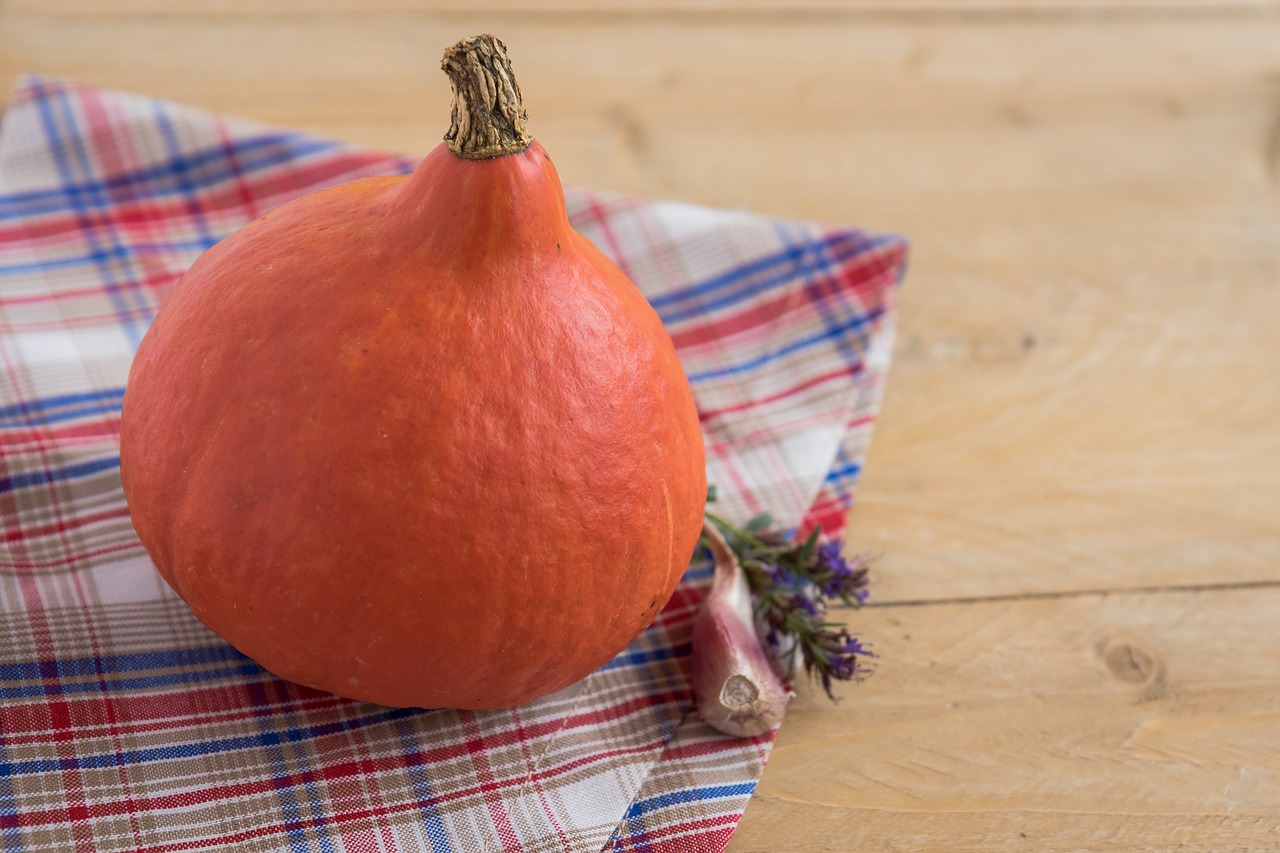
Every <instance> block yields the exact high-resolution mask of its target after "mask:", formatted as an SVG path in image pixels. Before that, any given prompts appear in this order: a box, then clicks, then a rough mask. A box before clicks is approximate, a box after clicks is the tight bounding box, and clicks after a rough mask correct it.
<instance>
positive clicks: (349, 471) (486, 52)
mask: <svg viewBox="0 0 1280 853" xmlns="http://www.w3.org/2000/svg"><path fill="white" fill-rule="evenodd" d="M443 66H444V68H445V70H446V71H447V72H448V73H449V75H450V78H451V82H452V85H453V89H454V98H455V102H454V109H453V121H452V126H451V128H450V131H449V134H448V135H447V136H446V137H445V139H446V142H445V143H442V144H441V145H440V146H439V147H437V148H436V149H435V150H433V151H431V152H430V153H429V154H428V155H427V156H426V158H425V159H424V160H422V161H421V163H420V164H419V165H418V166H417V168H416V169H415V170H414V171H413V172H412V173H411V174H410V175H407V176H395V177H379V178H368V179H362V180H358V181H354V182H351V183H346V184H342V185H340V186H336V187H332V188H328V189H324V190H320V191H316V192H313V193H311V194H309V195H307V196H305V197H303V198H301V199H298V200H296V201H293V202H291V203H288V204H285V205H283V206H281V207H279V208H277V209H275V210H273V211H271V212H269V213H267V214H266V215H264V216H263V217H261V218H260V219H258V220H256V221H254V222H252V223H250V224H249V225H247V226H245V227H244V228H242V229H241V230H239V231H237V232H236V233H234V234H233V235H231V236H230V237H228V238H226V239H225V240H223V241H222V242H220V243H218V244H217V245H215V246H213V247H212V248H211V249H209V250H208V251H207V252H206V253H205V254H203V255H202V256H201V257H200V258H199V259H198V260H197V261H196V262H195V264H194V265H193V266H192V267H191V268H190V270H189V271H188V272H187V273H186V274H185V275H183V276H182V278H181V279H180V281H179V283H178V284H177V286H176V287H175V289H174V290H173V292H172V294H171V295H170V297H169V298H168V299H167V300H166V301H165V303H164V304H163V306H162V307H161V309H160V310H159V312H158V313H157V316H156V317H155V320H154V322H153V323H152V325H151V327H150V328H149V330H148V331H147V333H146V335H145V336H144V339H143V341H142V343H141V345H140V346H139V348H138V352H137V355H136V358H135V360H134V362H133V364H132V367H131V370H130V375H129V380H128V385H127V390H126V393H125V397H124V403H123V415H122V422H121V435H120V441H121V452H120V455H121V476H122V480H123V485H124V490H125V495H126V498H127V501H128V506H129V510H130V514H131V518H132V520H133V524H134V527H135V528H136V530H137V533H138V536H139V538H140V539H141V541H142V543H143V545H144V546H145V547H146V550H147V552H148V554H149V555H150V557H151V559H152V560H153V562H154V563H155V566H156V568H157V569H158V571H159V573H160V574H161V575H162V576H163V577H164V579H165V580H166V581H167V582H168V584H169V585H170V586H171V587H172V588H173V589H174V590H175V591H176V592H177V594H178V595H179V596H181V597H182V599H184V600H185V601H186V602H187V604H188V605H189V606H190V608H191V610H192V611H193V612H194V613H195V615H196V616H197V617H198V618H199V619H200V620H201V621H202V622H204V624H205V625H207V626H208V627H209V628H210V629H212V630H213V631H214V632H215V633H217V634H218V635H220V636H221V637H223V638H225V639H226V640H227V641H228V642H230V643H231V644H232V645H234V646H235V647H236V648H237V649H239V650H240V651H241V652H243V653H244V654H246V655H247V656H249V657H250V658H252V659H254V660H255V661H257V662H258V663H259V664H261V665H262V666H263V667H265V668H266V669H267V670H269V671H271V672H272V673H275V674H276V675H278V676H280V677H282V678H285V679H288V680H290V681H293V682H297V683H300V684H303V685H309V686H311V687H314V688H318V689H320V690H325V691H330V692H332V693H336V694H339V695H341V696H345V697H350V698H354V699H359V700H366V701H369V702H374V703H379V704H382V705H389V706H400V707H404V706H411V707H428V708H435V707H453V708H468V709H485V708H501V707H509V706H514V705H517V704H520V703H524V702H528V701H530V700H532V699H535V698H537V697H539V696H542V695H544V694H548V693H551V692H553V691H556V690H559V689H562V688H565V687H567V686H569V685H571V684H574V683H575V682H577V681H579V680H580V679H583V678H584V677H586V676H587V675H588V674H590V673H591V672H593V671H594V670H595V669H597V668H598V667H600V666H601V665H603V664H604V663H606V662H607V661H608V660H609V659H610V658H612V657H613V656H614V655H616V654H617V653H618V652H619V651H621V650H622V649H623V648H624V647H625V646H626V645H627V644H628V643H629V642H630V641H631V640H633V639H634V638H635V637H636V636H637V635H638V634H639V633H640V632H641V631H642V630H643V629H644V628H645V627H646V626H647V625H648V624H649V623H650V622H651V621H652V620H653V618H654V617H655V615H656V614H657V613H658V612H659V610H660V609H661V608H662V607H663V605H664V603H665V602H666V601H667V600H668V599H669V597H670V596H671V594H672V592H673V591H674V589H675V586H676V584H677V582H678V581H679V580H680V577H681V575H682V573H683V571H684V569H685V568H686V566H687V563H688V561H689V559H690V557H691V555H692V553H693V550H694V548H695V547H696V545H697V540H698V536H699V531H700V529H701V524H702V516H703V508H704V505H705V500H706V473H705V458H704V449H703V442H702V433H701V429H700V425H699V420H698V416H697V412H696V409H695V406H694V401H693V397H692V394H691V392H690V389H689V384H688V381H687V379H686V377H685V374H684V372H683V370H682V368H681V365H680V362H679V361H678V360H677V357H676V353H675V349H674V347H673V345H672V342H671V339H670V337H669V336H668V334H667V333H666V331H665V330H664V328H663V326H662V323H661V321H660V320H659V318H658V316H657V315H656V313H655V312H654V311H653V309H652V308H651V307H650V306H649V304H648V303H647V302H646V300H645V299H644V297H643V296H642V295H641V294H640V292H639V291H638V290H637V289H636V287H635V286H634V285H633V284H632V283H631V282H630V281H629V280H628V279H627V278H626V277H625V276H624V275H623V273H622V272H621V271H620V270H619V269H618V267H617V266H615V265H614V264H613V263H612V262H611V261H610V260H608V259H607V258H606V257H605V256H604V255H603V254H602V253H601V252H600V251H598V250H597V249H596V248H595V247H594V246H593V245H592V244H591V243H590V242H589V241H588V240H587V239H586V238H585V237H583V236H582V235H581V234H579V233H578V232H576V231H575V230H574V229H573V228H572V227H571V226H570V224H569V222H568V219H567V216H566V213H565V205H564V194H563V191H562V188H561V185H560V181H559V178H558V176H557V174H556V170H555V167H554V166H552V163H551V160H550V159H549V158H548V156H547V153H546V152H545V151H544V150H543V148H542V147H541V145H539V144H538V143H537V142H534V141H531V139H530V137H529V136H528V134H527V131H526V129H525V115H524V110H523V107H522V105H521V100H520V90H519V87H518V86H517V84H516V82H515V80H514V78H513V77H512V75H511V69H510V64H509V60H508V58H507V53H506V49H505V46H504V45H503V44H502V43H501V42H500V41H498V40H497V39H495V38H493V37H492V36H477V37H475V38H473V39H468V40H466V41H463V42H460V43H459V44H457V45H455V46H454V47H452V48H450V49H449V50H448V51H447V52H446V54H445V60H444V63H443Z"/></svg>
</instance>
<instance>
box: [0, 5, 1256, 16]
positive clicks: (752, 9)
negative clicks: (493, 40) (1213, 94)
mask: <svg viewBox="0 0 1280 853" xmlns="http://www.w3.org/2000/svg"><path fill="white" fill-rule="evenodd" d="M8 3H9V9H10V11H11V12H13V13H20V14H23V15H39V16H64V15H66V16H88V17H94V18H104V17H107V18H113V19H119V18H121V17H123V16H130V15H162V16H165V17H184V18H185V17H193V16H201V17H203V16H209V15H216V16H224V15H235V16H237V17H245V16H248V17H270V16H277V15H307V16H310V15H314V14H344V15H352V16H357V17H361V18H364V17H367V16H369V15H371V14H374V15H380V14H386V13H416V14H428V15H457V14H463V15H475V14H477V13H481V12H484V13H490V12H496V13H501V14H503V15H505V16H512V15H521V16H533V17H537V18H539V19H541V20H544V21H547V20H549V19H551V18H554V17H559V16H565V15H569V16H573V17H574V18H576V19H579V20H581V19H582V18H584V17H592V18H596V19H609V18H613V19H617V18H634V17H635V16H637V15H643V16H648V17H658V16H660V17H665V18H668V19H672V20H676V21H679V20H687V19H688V18H690V17H704V16H707V15H715V16H720V17H736V18H741V17H744V16H747V17H755V16H760V15H765V16H769V17H776V18H781V19H786V20H790V21H795V19H796V18H795V16H797V15H799V16H802V17H805V16H813V15H821V16H823V17H826V18H831V17H833V16H855V17H858V18H864V19H865V18H868V17H875V18H881V19H884V18H892V19H896V20H903V19H919V18H927V17H932V18H945V19H947V20H951V21H955V20H984V21H990V20H993V19H1008V18H1011V17H1012V18H1033V17H1052V18H1054V19H1057V20H1060V19H1062V18H1064V17H1065V18H1073V17H1074V18H1078V17H1089V18H1093V19H1096V18H1097V17H1099V16H1121V17H1133V16H1141V17H1144V18H1145V17H1164V18H1170V17H1178V16H1185V15H1193V16H1196V17H1205V16H1207V17H1215V18H1222V17H1228V16H1238V15H1242V14H1245V15H1251V14H1257V13H1262V14H1271V13H1274V12H1276V11H1280V2H1278V0H946V2H941V1H940V0H794V2H788V3H786V4H785V5H784V4H780V3H778V2H777V0H611V2H610V3H609V4H608V5H607V6H603V5H601V4H600V3H599V2H597V0H188V2H184V3H182V4H181V5H179V6H175V5H174V4H172V3H169V2H166V0H114V2H112V3H110V4H103V3H101V2H95V0H8Z"/></svg>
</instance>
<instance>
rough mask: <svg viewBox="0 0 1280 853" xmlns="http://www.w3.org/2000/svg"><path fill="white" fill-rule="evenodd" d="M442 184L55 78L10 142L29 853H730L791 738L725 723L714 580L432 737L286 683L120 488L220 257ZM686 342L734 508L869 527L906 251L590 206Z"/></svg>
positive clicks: (1, 152) (0, 334) (333, 149)
mask: <svg viewBox="0 0 1280 853" xmlns="http://www.w3.org/2000/svg"><path fill="white" fill-rule="evenodd" d="M412 165H413V161H411V160H410V159H406V158H403V157H391V156H387V155H384V154H378V153H373V152H369V151H363V150H359V149H356V148H353V147H351V146H347V145H341V144H338V143H335V142H331V141H328V140H325V139H318V138H315V137H313V136H308V135H305V134H302V133H296V132H289V131H284V130H278V129H271V128H267V127H263V126H259V125H255V124H251V123H248V122H245V121H238V120H231V119H226V118H222V117H219V116H215V115H210V114H208V113H205V112H201V111H198V110H195V109H190V108H187V107H183V106H177V105H174V104H170V103H163V102H159V101H155V100H151V99H148V98H143V97H138V96H135V95H128V94H122V93H119V92H110V91H103V90H100V89H95V88H90V87H86V86H79V85H74V84H70V83H66V82H62V81H57V80H51V79H44V78H40V77H25V78H23V80H22V81H21V83H20V85H19V87H18V88H17V90H16V91H15V92H13V94H12V95H11V96H10V99H9V102H8V106H7V109H6V110H5V112H4V114H3V124H2V125H0V323H2V324H3V325H2V326H0V358H2V359H3V377H2V378H0V459H2V460H3V470H0V515H2V517H3V521H4V541H3V545H2V546H0V849H2V850H3V851H14V850H54V851H82V852H83V853H90V851H93V853H107V851H124V850H129V851H150V853H161V851H180V850H243V851H298V852H299V853H300V852H301V851H315V853H321V851H324V853H329V851H391V850H400V851H466V852H467V853H471V852H472V851H525V853H533V851H587V850H589V851H599V850H605V851H630V850H646V851H687V850H697V851H719V850H722V849H724V847H725V845H726V844H727V843H728V840H729V836H730V835H731V834H732V833H733V830H734V827H735V826H736V824H737V821H738V818H739V817H740V816H741V814H742V810H743V809H744V808H745V807H746V805H747V801H748V799H749V797H750V795H751V791H752V789H753V788H754V786H755V783H756V780H757V779H758V777H759V775H760V773H761V770H762V768H763V765H764V762H765V759H766V757H767V756H768V754H769V748H770V745H771V743H772V740H773V738H772V735H768V736H765V737H761V738H757V739H754V740H735V739H732V738H729V737H726V736H723V735H720V734H717V733H716V732H715V731H713V730H712V729H710V728H709V727H708V726H706V725H705V724H704V723H702V722H701V721H700V720H699V719H698V716H697V714H696V712H695V711H694V709H693V703H692V699H691V694H690V685H689V654H690V648H689V632H690V620H691V618H692V616H693V614H694V612H695V610H696V609H697V607H698V604H699V601H700V599H701V597H702V594H703V590H704V587H705V585H706V583H707V581H708V578H709V567H708V565H707V564H706V563H705V562H703V561H695V563H694V565H693V566H691V568H690V570H689V572H688V574H687V576H686V578H685V580H684V582H683V583H682V584H681V586H680V588H679V590H678V591H677V593H676V595H675V597H674V598H673V599H672V601H671V603H670V605H669V606H668V607H667V608H666V609H665V610H664V611H663V612H662V614H661V615H660V616H659V618H658V619H657V621H656V623H655V624H654V625H653V626H652V627H651V628H649V629H648V630H647V631H646V632H645V633H644V634H643V635H642V636H641V637H640V638H639V639H637V640H636V641H635V642H634V643H633V644H632V645H631V646H630V647H629V648H627V649H626V650H625V651H624V652H622V654H620V655H618V657H617V658H616V659H614V660H613V661H612V662H610V663H609V664H607V665H606V666H604V667H603V668H602V669H600V670H599V671H598V672H596V673H595V674H593V675H592V676H590V677H589V678H587V679H586V680H584V681H583V682H581V683H579V684H577V685H575V686H573V687H571V688H569V689H567V690H565V691H563V692H561V693H558V694H556V695H553V696H550V697H547V698H545V699H543V700H541V701H538V702H534V703H532V704H530V705H526V706H523V707H519V708H514V709H512V710H508V711H494V712H485V713H477V712H470V711H450V710H437V711H421V710H412V709H410V710H404V709H391V708H383V707H378V706H374V705H369V704H363V703H360V702H353V701H348V700H345V699H339V698H337V697H335V696H331V695H328V694H324V693H319V692H316V691H313V690H308V689H306V688H303V687H299V686H297V685H294V684H289V683H287V682H283V681H281V680H279V679H277V678H275V677H273V676H271V675H270V674H268V673H267V672H265V671H263V670H262V669H261V668H259V667H258V666H257V665H255V664H254V663H253V662H252V661H251V660H248V659H247V658H245V657H244V656H242V655H240V654H239V653H237V652H236V650H235V649H233V648H231V647H230V646H228V645H227V644H226V643H224V642H222V641H221V640H220V639H219V638H218V637H216V636H214V635H213V634H211V633H210V632H209V631H207V630H206V629H205V628H204V627H203V626H202V625H201V624H200V623H199V622H198V621H197V620H196V619H195V617H194V616H193V615H192V614H191V613H190V612H189V611H188V609H187V608H186V606H185V605H184V604H183V603H182V602H181V601H180V600H179V599H178V598H177V597H176V596H175V595H174V594H173V593H172V592H171V591H170V590H169V589H168V588H167V587H166V586H165V585H164V583H163V582H161V580H160V578H159V576H158V575H157V574H156V572H155V571H154V569H153V568H152V566H151V564H150V562H149V561H148V559H147V556H146V554H145V553H144V551H143V549H142V547H141V546H140V545H139V543H138V540H137V538H136V537H135V535H134V533H133V530H132V528H131V526H130V523H129V516H128V513H127V511H126V508H125V503H124V499H123V496H122V494H121V490H120V478H119V470H118V466H119V453H118V451H119V445H118V434H119V423H120V422H119V417H120V399H121V395H122V394H123V392H124V383H125V377H126V375H127V372H128V368H129V360H130V357H131V355H132V353H133V351H134V348H135V347H136V346H137V344H138V341H139V340H140V339H141V338H142V335H143V333H144V332H145V331H146V329H147V324H148V322H149V321H150V320H151V318H152V317H153V316H154V314H155V311H156V307H157V306H158V305H159V304H160V303H161V302H162V301H163V300H164V298H165V294H166V293H168V292H169V290H170V288H172V287H173V285H174V282H175V281H176V280H177V278H178V276H179V274H180V273H182V271H183V270H184V269H185V268H186V267H187V266H188V265H189V264H190V263H191V262H192V261H193V260H194V259H195V258H196V256H197V255H199V254H200V253H201V252H202V251H204V250H205V249H207V248H208V247H209V246H211V245H213V243H215V242H216V241H217V240H219V239H221V238H223V237H225V236H226V235H228V234H229V233H231V232H232V231H233V230H234V229H236V228H239V227H240V226H242V225H244V224H245V223H247V222H249V221H250V220H251V219H253V218H254V217H256V216H258V215H260V214H262V213H264V212H265V211H267V210H270V209H271V208H272V207H274V206H276V205H278V204H280V203H282V202H285V201H288V200H290V199H293V198H296V197H298V196H299V195H301V194H303V193H305V192H307V191H309V190H312V189H315V188H317V187H321V186H325V185H329V184H333V183H336V182H339V181H345V180H350V179H352V178H357V177H361V176H366V175H372V174H381V173H396V172H403V171H407V170H408V169H410V168H411V166H412ZM568 204H569V211H570V216H571V218H572V220H573V222H574V223H575V224H576V226H577V227H578V228H579V229H580V230H581V231H583V232H584V233H585V234H586V235H587V236H588V237H590V238H591V239H592V240H593V241H595V242H596V243H597V245H599V246H600V247H601V248H602V249H603V250H604V251H605V252H607V253H608V254H610V255H611V256H612V257H613V258H615V259H616V260H617V262H618V263H619V265H620V266H621V267H622V268H623V269H624V270H625V271H626V272H627V273H628V274H629V275H630V276H631V278H632V279H633V280H634V281H635V282H636V284H637V285H638V286H639V287H640V288H641V289H642V290H643V291H644V293H645V294H646V295H647V296H648V298H649V300H650V301H651V302H652V304H653V306H654V307H655V308H656V309H657V311H658V312H659V314H660V315H661V317H662V319H663V321H664V322H665V323H666V325H667V327H668V329H669V330H670V332H671V335H672V337H673V338H674V340H675V343H676V346H677V347H678V349H679V352H680V355H681V357H682V359H683V363H684V366H685V368H686V370H687V372H688V375H689V379H690V381H691V383H692V385H693V389H694V393H695V395H696V397H697V401H698V406H699V409H700V412H701V417H702V423H703V427H704V429H705V433H706V442H707V449H708V455H709V461H708V465H709V478H710V481H711V482H712V483H714V484H715V486H716V487H717V493H718V505H717V506H718V509H719V511H720V512H721V513H722V514H724V515H727V516H729V517H733V518H738V519H745V518H746V517H748V516H750V515H751V514H752V513H754V512H756V511H758V510H762V509H766V508H767V509H768V510H769V511H770V512H772V513H773V515H774V517H775V518H777V519H778V520H779V521H780V522H782V523H783V524H786V525H812V524H821V525H823V526H825V527H827V528H829V529H831V530H835V529H837V528H839V527H840V525H841V524H842V523H843V519H844V516H845V513H846V510H847V509H848V507H849V502H850V493H851V489H852V486H853V483H854V479H855V477H856V476H857V474H858V469H859V465H860V463H861V460H862V458H863V453H864V451H865V449H866V447H867V442H868V440H869V438H870V435H871V426H872V418H873V417H874V415H875V413H876V408H877V405H878V401H879V398H880V394H881V390H882V388H883V385H884V381H885V372H886V369H887V367H888V362H889V354H890V343H891V339H892V334H893V318H894V308H895V298H896V293H897V284H898V282H899V280H900V278H901V275H902V269H903V259H904V245H903V243H902V241H901V240H899V239H897V238H894V237H889V236H877V235H873V234H868V233H864V232H861V231H856V230H850V229H836V228H824V227H819V226H817V225H812V224H806V223H802V222H788V221H779V220H775V219H769V218H766V217H763V216H758V215H753V214H750V213H742V212H730V211H722V210H711V209H707V208H702V207H694V206H691V205H688V204H677V203H672V202H652V201H641V200H638V199H634V198H624V197H619V196H611V195H605V194H602V193H598V192H593V191H589V190H584V189H580V188H572V189H570V190H569V191H568ZM854 627H855V629H856V625H855V626H854Z"/></svg>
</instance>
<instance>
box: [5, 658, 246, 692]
mask: <svg viewBox="0 0 1280 853" xmlns="http://www.w3.org/2000/svg"><path fill="white" fill-rule="evenodd" d="M262 672H263V670H262V667H260V666H258V665H257V664H256V663H254V662H253V661H246V662H245V663H242V664H238V665H236V666H224V667H218V668H216V669H202V670H197V671H195V672H190V671H185V672H172V673H166V674H164V675H149V676H145V677H141V678H115V679H111V681H110V683H109V686H110V688H111V689H112V690H144V689H147V688H152V687H172V686H173V685H175V684H199V683H200V682H202V681H216V680H218V679H220V678H231V677H233V676H248V677H253V676H257V677H261V676H262ZM101 690H102V685H101V684H100V683H99V682H97V681H92V682H90V681H71V682H67V683H62V682H59V681H45V682H43V683H40V684H23V685H19V686H17V687H0V699H30V698H33V697H36V696H64V695H69V694H77V693H95V692H101Z"/></svg>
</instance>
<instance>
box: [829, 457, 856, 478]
mask: <svg viewBox="0 0 1280 853" xmlns="http://www.w3.org/2000/svg"><path fill="white" fill-rule="evenodd" d="M861 470H862V466H861V465H859V464H858V463H857V462H852V461H849V460H838V461H837V462H836V464H834V465H833V466H831V470H830V471H828V472H827V482H828V483H840V482H842V481H843V480H846V479H852V478H853V477H856V476H858V473H859V472H860V471H861Z"/></svg>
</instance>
